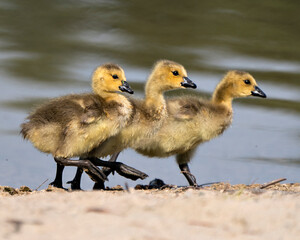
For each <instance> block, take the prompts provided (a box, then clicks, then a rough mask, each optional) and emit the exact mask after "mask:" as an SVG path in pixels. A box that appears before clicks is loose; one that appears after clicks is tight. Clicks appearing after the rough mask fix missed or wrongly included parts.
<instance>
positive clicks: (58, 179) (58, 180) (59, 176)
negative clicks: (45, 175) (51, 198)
mask: <svg viewBox="0 0 300 240" xmlns="http://www.w3.org/2000/svg"><path fill="white" fill-rule="evenodd" d="M64 168H65V166H64V165H61V164H59V163H57V164H56V175H55V179H54V181H53V182H51V183H50V184H49V185H52V186H53V187H57V188H63V184H62V175H63V171H64Z"/></svg>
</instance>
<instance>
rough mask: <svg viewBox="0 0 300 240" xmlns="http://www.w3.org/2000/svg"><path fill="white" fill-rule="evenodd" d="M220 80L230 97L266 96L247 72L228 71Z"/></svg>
mask: <svg viewBox="0 0 300 240" xmlns="http://www.w3.org/2000/svg"><path fill="white" fill-rule="evenodd" d="M222 82H223V83H224V85H225V86H224V89H225V91H228V93H229V94H230V95H231V97H232V98H238V97H247V96H256V97H261V98H266V97H267V95H266V94H265V93H264V92H263V91H262V90H261V89H260V88H259V87H258V86H257V83H256V81H255V79H254V78H253V77H252V76H251V75H250V74H249V73H247V72H241V71H229V72H228V73H227V74H226V76H225V77H224V79H223V80H222Z"/></svg>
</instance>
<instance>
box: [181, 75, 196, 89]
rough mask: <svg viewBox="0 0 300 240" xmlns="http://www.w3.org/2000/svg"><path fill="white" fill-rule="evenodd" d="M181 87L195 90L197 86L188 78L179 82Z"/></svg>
mask: <svg viewBox="0 0 300 240" xmlns="http://www.w3.org/2000/svg"><path fill="white" fill-rule="evenodd" d="M181 86H183V87H185V88H197V85H196V84H195V83H193V81H192V80H191V79H189V78H188V77H183V82H181Z"/></svg>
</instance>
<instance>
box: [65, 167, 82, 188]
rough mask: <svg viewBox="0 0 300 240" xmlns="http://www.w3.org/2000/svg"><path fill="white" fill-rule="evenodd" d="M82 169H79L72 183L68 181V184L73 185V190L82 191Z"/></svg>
mask: <svg viewBox="0 0 300 240" xmlns="http://www.w3.org/2000/svg"><path fill="white" fill-rule="evenodd" d="M82 172H83V170H82V168H77V171H76V175H75V177H74V179H73V180H72V181H68V182H67V183H68V184H71V189H72V190H81V187H80V181H81V175H82Z"/></svg>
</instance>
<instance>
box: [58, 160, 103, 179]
mask: <svg viewBox="0 0 300 240" xmlns="http://www.w3.org/2000/svg"><path fill="white" fill-rule="evenodd" d="M54 159H55V161H56V162H57V163H59V164H61V165H64V166H75V167H80V168H82V169H83V170H84V171H85V172H86V173H87V174H88V175H89V177H90V178H91V179H92V180H93V181H94V182H99V181H105V180H107V178H106V176H105V174H104V173H103V172H102V171H101V170H100V169H99V168H97V167H96V166H95V165H94V164H93V163H91V162H90V161H89V160H71V159H67V158H61V157H56V158H54Z"/></svg>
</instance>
